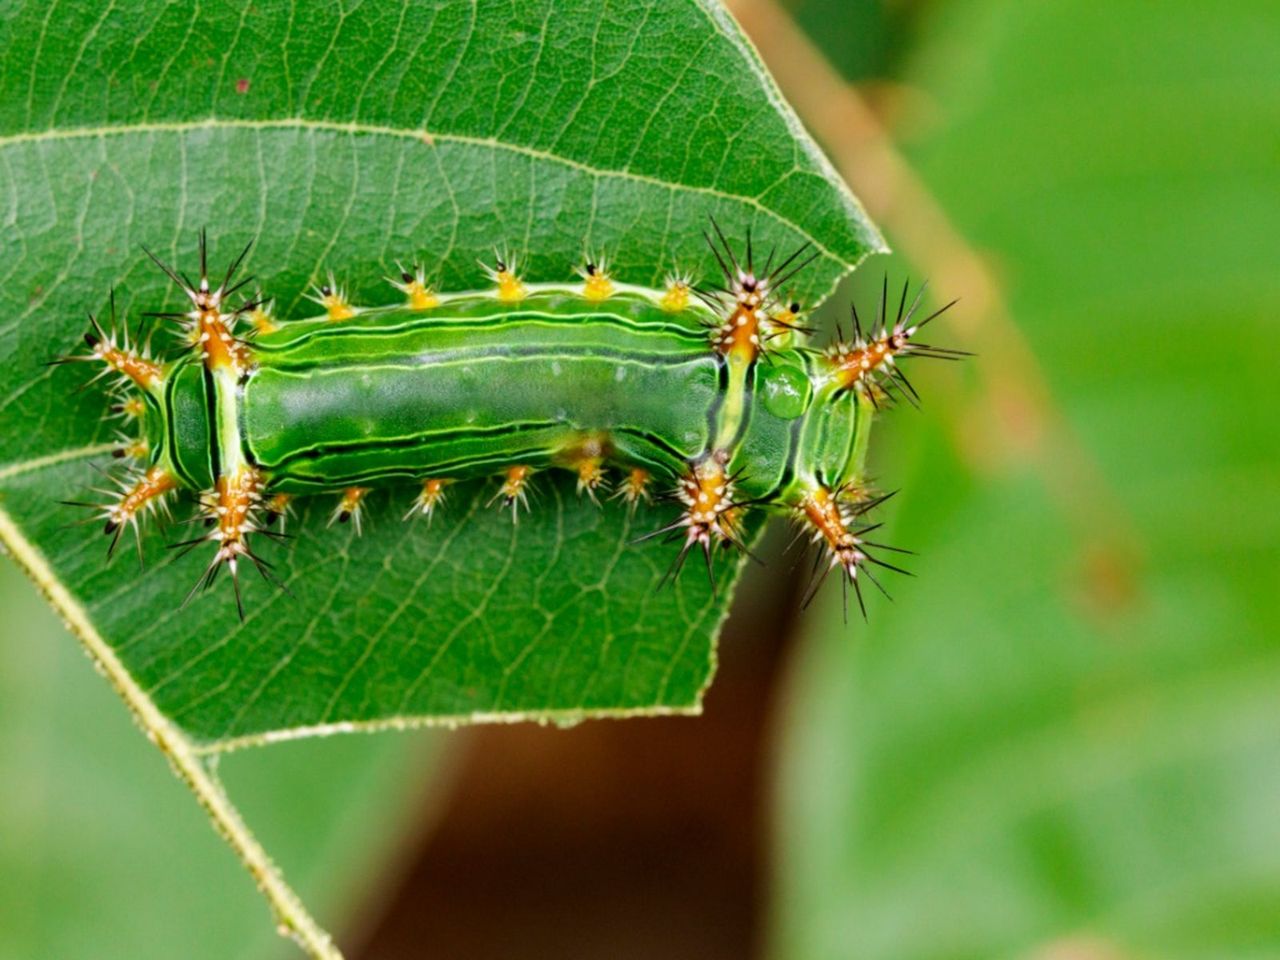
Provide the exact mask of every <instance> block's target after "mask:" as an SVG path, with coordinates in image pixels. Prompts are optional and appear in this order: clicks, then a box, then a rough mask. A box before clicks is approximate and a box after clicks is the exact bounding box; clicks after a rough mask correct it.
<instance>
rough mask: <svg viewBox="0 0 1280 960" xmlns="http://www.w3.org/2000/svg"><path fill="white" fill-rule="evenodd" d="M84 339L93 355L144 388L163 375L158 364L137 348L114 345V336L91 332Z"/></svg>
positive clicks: (148, 387)
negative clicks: (108, 336)
mask: <svg viewBox="0 0 1280 960" xmlns="http://www.w3.org/2000/svg"><path fill="white" fill-rule="evenodd" d="M85 339H86V341H87V342H88V344H89V347H90V349H91V350H92V351H93V356H94V357H96V358H97V359H99V360H101V361H102V362H103V363H105V364H106V365H107V366H108V367H110V368H111V369H112V370H114V371H116V373H119V374H122V375H124V376H126V377H128V378H129V379H130V380H132V381H133V382H134V383H136V384H137V385H138V386H140V387H142V389H144V390H147V389H150V388H151V386H153V385H154V384H156V383H158V382H159V381H160V379H161V378H162V377H163V375H164V371H163V369H162V368H161V366H160V364H158V363H156V362H155V361H154V360H150V359H148V358H147V357H144V356H143V355H142V354H141V353H139V352H138V351H137V350H134V349H133V348H131V347H129V346H127V345H126V346H125V347H119V346H116V344H115V343H114V342H113V339H114V338H108V339H101V338H99V337H97V336H94V335H93V334H88V335H86V337H85Z"/></svg>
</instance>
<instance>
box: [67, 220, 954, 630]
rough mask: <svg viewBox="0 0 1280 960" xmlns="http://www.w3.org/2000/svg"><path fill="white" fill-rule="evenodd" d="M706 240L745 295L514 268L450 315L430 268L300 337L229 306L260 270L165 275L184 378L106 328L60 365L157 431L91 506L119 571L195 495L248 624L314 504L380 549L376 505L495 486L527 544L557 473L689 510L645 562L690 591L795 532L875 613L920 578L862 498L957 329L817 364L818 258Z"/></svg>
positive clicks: (457, 302) (872, 337)
mask: <svg viewBox="0 0 1280 960" xmlns="http://www.w3.org/2000/svg"><path fill="white" fill-rule="evenodd" d="M717 241H718V242H717ZM708 242H709V243H711V246H712V250H713V251H714V252H715V255H716V258H717V260H718V261H719V262H720V265H721V267H722V269H723V272H724V282H723V284H721V285H717V286H714V287H710V288H699V287H695V286H694V285H693V284H692V282H691V281H690V280H689V279H688V278H685V277H678V276H676V277H671V278H670V279H669V280H668V282H667V284H666V286H665V288H663V289H651V288H645V287H637V286H632V285H627V284H622V283H619V282H617V281H615V280H614V278H613V277H612V276H611V275H610V273H609V271H608V269H607V267H606V266H605V265H604V264H602V263H600V262H598V261H597V262H589V263H586V264H584V265H583V266H582V267H580V268H579V271H578V272H579V275H580V282H577V283H573V284H553V283H541V284H539V283H530V282H527V281H526V280H525V279H524V278H522V277H521V276H520V275H519V272H518V270H517V269H516V267H515V265H514V264H513V263H512V262H510V260H509V259H508V258H505V257H499V258H497V261H496V262H495V263H494V264H492V265H491V266H489V267H487V270H488V273H489V276H490V278H491V280H492V283H493V285H492V287H491V288H490V289H487V290H478V291H469V292H460V293H443V292H440V291H437V290H434V289H433V288H432V286H431V285H430V284H429V283H428V282H427V281H426V279H425V277H424V275H423V273H422V272H421V271H420V270H413V271H408V272H402V273H401V274H399V275H398V277H396V278H393V279H392V282H393V283H394V284H395V285H396V287H397V288H398V289H399V290H400V291H401V292H402V293H403V294H404V297H405V299H404V302H403V304H402V305H399V306H392V307H374V308H361V307H357V306H355V305H353V304H351V303H350V302H349V301H348V299H347V298H346V296H345V295H344V294H343V292H342V291H341V290H340V289H339V288H338V287H337V286H336V285H334V284H333V283H332V282H330V284H329V285H328V286H324V287H321V288H319V289H318V290H317V291H316V295H315V297H314V299H315V300H316V301H317V302H318V304H319V305H320V307H321V308H322V310H321V312H320V314H319V316H317V317H314V318H311V319H303V320H296V321H291V322H288V323H283V324H282V323H278V322H277V321H276V320H275V318H274V317H272V316H271V314H270V312H269V308H268V304H267V302H266V301H263V300H261V299H249V300H245V301H243V302H240V303H238V304H236V305H234V306H232V304H231V302H230V301H231V298H232V297H233V296H235V295H236V293H237V291H238V290H239V289H242V288H243V285H244V284H245V282H246V281H240V282H234V279H235V274H236V272H237V269H238V267H239V265H240V263H241V262H242V261H243V259H244V256H245V255H246V254H247V249H246V251H245V253H242V254H241V255H240V258H238V259H237V260H236V261H235V262H234V263H233V264H232V266H231V267H230V269H229V270H228V271H227V272H226V275H225V277H224V278H223V280H222V281H221V283H219V284H218V285H217V286H211V284H210V281H209V277H208V272H207V270H206V267H205V263H206V251H205V240H204V236H203V234H202V235H201V238H200V267H201V270H200V278H199V280H198V281H197V282H195V283H192V282H191V281H189V280H188V279H187V278H186V277H185V276H184V275H182V274H180V273H178V272H176V271H174V270H173V269H171V268H170V267H168V266H166V265H165V264H163V263H161V262H160V261H159V260H157V261H156V262H157V263H159V264H160V266H161V267H162V269H164V270H165V272H166V273H167V274H168V275H169V276H170V277H171V278H172V279H173V280H174V281H175V282H176V283H177V284H178V285H179V286H180V287H181V288H182V289H183V291H184V292H185V294H186V296H187V297H188V299H189V300H190V309H189V310H186V311H183V312H180V313H170V314H154V315H152V316H158V317H162V318H165V319H167V320H171V321H176V322H177V323H178V324H179V325H180V327H181V329H182V331H183V333H184V335H185V339H186V342H187V343H188V345H189V347H190V349H189V350H188V351H187V352H186V354H185V355H184V356H181V357H179V358H178V359H176V360H174V361H171V362H168V363H162V362H160V361H158V360H156V359H153V358H152V357H151V356H150V352H149V350H148V349H147V348H146V347H145V345H139V344H137V343H131V342H130V340H129V337H128V336H127V334H121V333H117V331H115V330H114V329H112V330H108V329H104V328H103V327H102V326H101V325H100V324H99V323H98V322H97V321H96V320H94V319H93V318H92V317H91V321H92V329H91V331H90V333H89V334H87V335H86V337H85V341H86V343H87V344H88V347H89V351H88V353H87V354H79V355H76V356H73V357H65V358H61V360H59V361H57V362H64V361H66V360H90V361H96V362H99V363H101V364H103V365H104V369H103V371H102V372H103V373H104V374H105V373H114V374H116V375H117V376H118V378H119V380H120V382H121V384H122V385H123V386H124V387H126V388H128V389H129V393H128V396H127V398H126V399H124V400H123V402H121V403H120V404H118V405H117V409H118V410H120V411H121V412H123V413H125V414H126V415H129V416H133V417H135V418H136V419H137V420H138V421H139V422H140V430H139V435H138V436H137V437H130V438H127V439H126V440H125V441H124V443H123V445H122V448H121V451H120V452H121V453H122V454H127V455H129V456H132V457H135V458H137V459H138V460H139V461H140V465H139V466H137V467H136V468H134V469H133V470H131V471H130V473H129V474H128V476H126V477H125V478H123V479H122V480H121V481H120V483H119V491H118V492H117V493H116V494H114V495H113V496H111V497H110V498H109V499H108V500H107V501H106V502H100V503H95V504H81V505H83V506H90V507H93V508H94V509H95V510H97V511H98V513H99V516H100V517H101V519H103V520H104V522H105V529H106V532H107V533H108V534H109V535H111V537H112V546H113V547H114V545H115V544H116V542H117V541H118V539H119V537H120V535H121V532H122V531H123V530H124V529H125V528H126V527H132V528H133V529H134V531H135V532H136V531H137V526H138V522H139V520H140V519H141V518H142V517H144V516H145V515H146V514H148V513H150V512H153V511H154V510H156V509H157V508H164V506H165V503H166V501H167V500H168V499H169V498H170V497H171V495H173V494H175V493H176V492H177V491H180V490H187V491H192V492H194V493H195V494H196V497H197V502H198V507H199V510H200V511H201V512H202V514H203V516H204V522H205V523H206V525H207V530H206V532H205V533H203V534H201V535H200V536H198V537H196V538H194V539H192V540H188V541H185V542H184V543H182V544H179V546H185V547H190V548H194V547H197V546H199V545H200V544H202V543H205V542H208V543H209V544H210V549H211V550H212V552H213V557H212V560H211V562H210V564H209V565H208V567H207V568H206V570H205V573H204V575H203V576H202V577H201V578H200V580H199V581H198V582H197V584H196V587H195V588H194V589H193V591H192V593H193V594H194V593H195V592H196V591H197V590H199V589H200V588H202V587H208V586H209V585H210V584H212V582H213V581H214V580H215V579H216V577H217V575H218V573H219V571H220V570H221V569H222V568H223V567H224V566H225V567H227V568H228V569H229V571H230V572H231V574H232V576H233V579H234V580H235V582H236V597H237V603H238V604H239V602H240V589H239V582H238V578H237V569H238V565H239V564H241V563H243V562H250V563H252V564H253V565H254V566H256V567H257V569H258V570H259V571H260V572H261V573H262V574H263V575H264V576H265V577H267V578H268V579H273V578H272V576H271V573H270V564H269V563H268V562H267V561H266V560H265V559H263V557H262V556H261V555H260V554H259V553H258V552H257V549H256V548H255V546H254V541H255V540H256V539H257V538H258V537H260V536H266V537H278V536H279V533H278V530H277V529H276V528H275V521H276V520H277V519H280V521H281V522H283V516H284V515H285V514H286V513H287V511H288V509H289V501H290V500H291V499H292V498H293V497H296V496H302V495H311V494H331V495H336V497H337V503H336V507H335V511H334V520H336V521H342V522H348V521H351V522H354V523H355V524H357V525H359V524H360V519H361V505H362V501H363V499H364V497H365V495H366V494H367V493H368V492H369V491H370V490H371V489H373V488H377V487H382V486H390V485H397V486H403V485H406V484H414V485H415V487H416V490H417V493H416V496H415V498H414V500H413V501H412V502H411V503H410V504H409V509H408V512H407V514H406V519H408V518H411V517H413V516H414V515H425V516H426V517H428V518H431V517H432V516H434V515H435V514H436V512H437V511H438V510H439V509H440V507H441V505H442V504H443V502H444V500H445V498H446V496H447V487H448V485H449V484H450V483H453V482H455V481H461V480H469V479H474V478H482V477H493V478H495V481H494V482H495V483H496V489H495V492H494V495H493V500H494V501H495V502H496V503H497V504H498V505H499V506H500V507H503V508H507V509H510V511H511V514H512V519H513V520H516V519H518V516H519V513H520V511H521V510H522V509H527V508H528V503H527V494H528V490H529V486H530V484H531V483H533V482H536V477H537V475H538V474H539V473H540V472H542V471H545V470H549V469H568V470H571V471H573V472H574V473H575V474H576V476H577V482H578V489H579V491H580V492H581V493H582V494H583V495H584V496H588V497H591V498H592V499H595V498H597V497H599V496H601V495H606V494H608V495H611V496H615V497H620V498H623V499H625V500H626V501H627V502H628V503H629V504H631V506H632V507H633V508H634V507H636V506H638V505H639V504H641V503H642V502H647V501H650V500H652V499H655V498H658V497H660V498H662V499H666V500H670V501H671V502H672V503H674V505H675V508H676V509H675V512H674V515H672V516H670V517H669V518H667V522H665V523H663V524H661V525H659V526H657V528H656V529H655V530H654V531H653V532H652V533H650V534H648V535H646V536H645V537H642V538H641V539H647V538H648V537H652V536H665V537H668V538H670V539H672V540H674V541H676V542H677V543H678V544H679V546H678V549H677V552H676V554H675V556H674V559H673V562H672V568H671V571H670V574H671V575H674V574H676V573H678V572H679V570H680V568H681V566H682V564H683V562H684V560H685V558H686V557H687V556H688V554H689V553H690V552H691V551H693V550H695V549H696V550H698V551H699V552H701V553H702V554H703V556H704V557H705V559H706V563H707V570H708V573H709V574H710V572H711V569H712V565H711V558H712V552H713V549H715V548H717V547H721V546H724V547H736V548H739V549H743V550H745V549H746V547H745V544H744V543H743V525H742V520H743V517H744V515H745V513H746V511H748V510H750V509H753V508H772V509H781V510H784V511H786V512H788V513H790V514H791V515H792V516H793V517H794V518H796V519H797V520H798V521H799V522H800V523H801V525H802V526H803V527H804V528H806V529H807V530H808V532H809V533H810V534H811V536H812V539H813V540H815V541H816V542H817V543H818V544H819V547H820V549H821V551H822V552H823V554H825V556H826V557H827V558H828V562H827V563H826V564H822V563H821V557H820V558H819V563H818V564H817V565H815V571H816V573H817V574H818V575H817V576H815V578H814V583H813V589H814V590H816V587H817V585H819V584H820V583H821V581H822V579H823V576H825V573H826V572H829V571H830V570H833V569H835V570H839V571H841V572H842V574H843V578H844V582H845V584H846V587H847V586H849V585H851V586H853V588H854V591H855V594H856V595H857V597H858V600H859V603H860V604H861V602H862V593H861V588H860V577H865V578H867V579H870V580H871V581H872V582H873V583H876V585H877V586H878V585H879V584H878V582H877V581H876V580H875V578H874V576H872V574H871V572H870V570H869V567H870V566H871V565H878V566H881V567H887V568H889V569H893V570H898V569H899V568H898V567H896V566H894V565H893V564H891V563H888V562H887V561H885V560H884V559H883V558H882V555H880V554H879V551H883V550H893V549H895V548H891V547H887V546H884V545H883V544H877V543H872V542H870V541H868V540H867V539H866V534H867V533H868V532H869V531H870V530H871V529H873V528H872V527H870V526H868V525H867V524H866V523H865V522H864V521H863V520H862V517H863V514H864V513H865V512H866V511H867V510H869V509H870V508H871V507H873V506H874V505H876V504H877V503H879V502H880V501H881V500H883V499H884V497H877V496H874V495H873V494H872V493H871V492H870V491H869V489H868V488H867V486H866V484H865V482H864V478H863V477H862V476H861V464H862V461H863V458H864V454H865V450H866V445H867V442H868V438H869V431H870V426H871V417H872V413H873V411H874V410H875V408H877V407H878V406H880V405H882V404H883V403H884V401H886V400H890V399H893V398H895V397H906V398H907V399H911V400H914V397H915V391H914V389H913V388H912V387H911V385H910V383H909V381H907V379H906V378H905V376H904V375H903V374H902V373H901V370H900V369H899V368H898V366H897V365H896V362H895V358H899V359H900V358H901V357H903V356H906V355H912V354H915V355H923V356H934V357H940V358H951V357H954V356H959V355H960V352H959V351H950V350H946V349H943V348H939V347H930V346H926V345H923V344H920V343H918V342H917V341H916V340H915V339H913V338H914V335H915V333H916V332H917V331H918V329H919V328H920V327H922V326H923V325H924V324H926V323H928V322H929V321H930V320H932V319H933V318H934V317H935V316H937V315H938V314H939V313H941V312H942V311H941V310H940V311H938V312H937V313H935V314H933V315H931V316H929V317H927V318H924V319H923V320H919V321H916V320H915V319H914V318H915V315H916V313H917V310H918V307H919V304H920V299H921V297H920V294H919V293H917V294H916V296H915V298H914V300H913V301H912V302H911V304H910V306H909V307H908V304H907V289H906V287H904V288H903V294H902V299H901V301H900V303H899V306H898V311H897V316H896V319H894V320H893V321H892V322H890V321H889V320H888V318H887V314H886V301H887V296H886V294H887V290H886V291H884V292H882V297H881V302H880V309H879V316H878V319H877V322H876V323H875V324H874V325H873V326H872V328H871V329H870V330H868V331H864V330H863V327H862V324H861V323H860V321H859V319H858V316H857V312H856V310H855V311H854V314H853V317H854V324H855V328H854V336H853V337H852V338H842V339H841V340H840V341H839V342H837V343H836V344H835V345H834V346H832V347H831V348H829V349H827V350H826V351H817V350H813V349H810V348H808V347H806V346H804V345H803V343H802V338H803V335H804V334H805V333H806V332H807V330H806V328H804V327H803V326H802V325H801V324H800V318H799V311H800V308H799V305H798V304H795V303H790V302H788V301H785V300H782V299H780V298H779V296H778V294H777V291H778V289H779V288H780V287H781V286H782V285H783V284H785V283H786V282H787V281H788V280H789V279H790V278H791V277H792V276H793V275H794V273H795V272H796V271H797V270H799V269H801V268H802V267H803V266H804V265H805V263H806V262H807V259H806V257H805V251H804V249H803V248H802V249H801V250H799V251H796V252H795V253H793V254H792V255H791V256H790V257H788V258H786V259H785V260H782V261H781V262H780V263H778V264H777V266H774V265H773V261H774V259H775V258H774V257H772V256H771V257H770V258H769V262H768V263H767V264H766V265H765V266H764V267H763V269H761V270H760V271H757V270H756V267H755V264H754V262H753V256H752V252H751V247H750V239H749V237H748V242H747V250H746V253H745V255H744V256H743V257H741V258H740V257H738V256H737V255H736V254H735V252H734V250H733V249H732V247H731V246H730V245H729V244H728V243H727V242H726V241H725V239H724V237H723V234H721V233H720V232H719V229H718V228H716V231H715V237H714V238H709V239H708ZM153 259H155V258H154V257H153ZM947 306H948V307H949V306H950V304H948V305H947ZM945 309H946V307H944V308H943V310H945ZM113 313H114V309H113ZM241 615H242V616H243V608H242V607H241Z"/></svg>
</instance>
